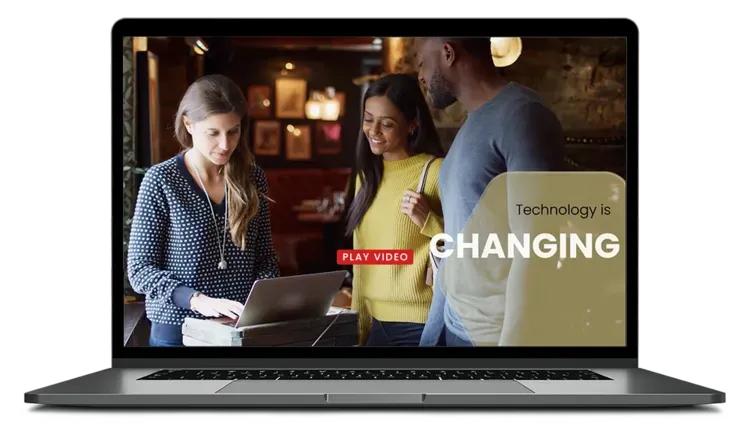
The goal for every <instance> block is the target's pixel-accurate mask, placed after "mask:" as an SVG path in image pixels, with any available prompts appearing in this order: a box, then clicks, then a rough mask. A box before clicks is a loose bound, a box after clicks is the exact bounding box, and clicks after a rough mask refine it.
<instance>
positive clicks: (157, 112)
mask: <svg viewBox="0 0 750 434" xmlns="http://www.w3.org/2000/svg"><path fill="white" fill-rule="evenodd" d="M291 22H293V25H291V24H290V25H289V26H284V25H280V22H279V20H166V19H164V20H162V19H159V20H145V19H144V20H140V19H126V20H121V21H118V22H117V23H116V24H115V25H114V28H113V31H112V53H111V54H112V64H113V70H112V74H113V76H112V82H113V105H112V113H113V125H114V129H113V150H114V152H113V159H114V160H113V167H114V169H115V170H113V181H114V182H113V185H114V186H115V187H116V189H115V191H113V193H114V194H113V204H112V206H113V215H114V216H116V217H118V218H119V217H120V216H122V219H121V220H120V221H119V222H118V221H117V218H116V219H115V224H114V225H113V228H112V229H113V241H114V243H113V245H114V246H115V248H114V249H113V269H114V276H113V277H114V279H113V282H114V286H113V288H112V289H113V294H114V297H113V329H114V336H120V333H121V332H124V333H125V340H124V341H120V340H119V339H117V340H114V341H113V342H112V348H113V360H112V367H111V368H110V369H106V370H104V371H101V372H97V373H94V374H91V375H88V376H85V377H81V378H77V379H75V380H71V381H66V382H63V383H59V384H55V385H51V386H48V387H45V388H41V389H37V390H33V391H30V392H28V393H27V394H26V395H25V401H26V402H29V403H40V404H53V405H82V406H179V405H186V406H188V405H189V406H310V407H326V406H365V407H377V406H388V407H393V406H404V407H415V408H421V407H431V406H498V407H500V406H513V407H519V406H531V407H534V406H536V407H543V406H556V407H560V406H579V407H580V406H591V407H594V406H608V407H613V406H684V405H699V404H710V403H720V402H724V401H725V395H724V393H722V392H719V391H716V390H712V389H709V388H705V387H701V386H697V385H694V384H690V383H687V382H684V381H681V380H677V379H673V378H670V377H667V376H664V375H661V374H657V373H654V372H650V371H647V370H644V369H641V368H639V366H638V358H637V355H638V352H637V348H638V328H637V311H638V309H637V307H638V306H637V290H638V288H637V258H638V246H637V212H638V210H637V192H638V177H637V169H638V167H637V161H638V159H637V150H638V131H637V119H638V116H637V114H638V103H637V94H638V33H637V28H636V26H635V24H633V23H632V22H630V21H628V20H500V19H484V20H468V19H462V20H408V21H398V20H389V21H388V25H389V27H386V26H384V25H383V23H384V21H380V20H355V19H347V20H335V21H334V20H330V21H329V22H327V23H323V20H294V21H290V23H291ZM320 28H326V29H331V30H330V31H333V32H337V33H338V34H339V35H340V36H326V37H315V36H309V35H310V34H314V33H315V32H316V29H320ZM384 28H390V29H392V30H390V31H389V34H387V35H383V34H380V35H373V34H371V33H368V32H370V30H368V29H384ZM278 29H289V30H287V32H288V33H289V34H288V35H286V36H274V37H268V36H265V35H267V34H274V35H276V34H278V33H279V30H278ZM435 29H440V31H436V30H435ZM457 29H462V30H460V31H458V30H457ZM498 32H502V33H498ZM176 101H179V103H176ZM166 113H168V114H169V115H168V116H167V115H166ZM123 144H124V145H123ZM121 146H124V148H125V149H124V151H125V152H124V154H123V155H124V156H125V161H120V158H119V155H121V154H120V150H121ZM121 163H122V164H123V166H124V168H125V169H124V171H123V172H122V173H123V176H124V179H123V184H124V189H123V190H120V189H119V185H120V180H121V178H120V176H121V175H120V171H119V165H120V164H121ZM123 229H124V230H123ZM121 240H122V241H124V243H125V245H126V246H125V248H124V249H123V250H121V249H120V248H119V246H120V245H121V244H120V241H121ZM121 255H122V256H121ZM345 269H349V270H351V272H352V280H351V282H350V283H351V284H350V285H349V284H348V283H349V282H347V285H348V286H347V287H348V288H349V291H348V292H344V293H343V296H342V297H338V296H337V297H336V301H332V302H331V303H330V304H334V305H337V306H339V307H343V308H346V312H348V313H347V315H348V319H347V320H342V321H341V323H340V324H337V325H336V326H335V327H336V331H335V333H336V335H335V336H336V338H334V339H330V340H327V341H326V344H325V345H324V344H322V341H321V345H316V346H311V345H307V344H306V342H307V339H309V337H310V336H313V337H314V336H316V335H318V336H319V333H318V330H319V328H320V329H321V330H323V331H326V330H328V329H326V327H331V324H332V322H331V321H330V319H329V318H327V316H325V315H323V312H322V311H321V312H320V314H321V317H323V318H322V319H320V320H319V321H316V320H315V318H312V319H311V318H307V319H305V320H304V321H302V319H298V318H289V319H288V320H284V321H281V322H279V323H274V324H273V326H272V327H271V326H269V327H260V328H262V329H263V330H264V333H265V334H263V335H262V339H261V337H259V336H258V335H254V334H253V333H254V332H253V331H252V330H250V331H245V330H242V331H241V334H240V330H238V328H236V327H226V328H225V329H222V328H211V329H210V330H209V326H208V322H210V321H211V318H214V317H216V316H217V315H219V316H221V315H225V316H231V315H237V314H239V313H242V314H243V315H244V312H243V311H244V310H243V306H242V304H243V303H244V301H245V300H246V299H247V297H248V292H249V288H250V287H251V286H252V285H253V284H254V282H256V281H260V282H263V280H262V279H274V278H277V277H279V276H304V275H311V274H315V273H330V272H334V274H335V273H336V271H337V270H338V271H339V274H340V273H343V271H341V270H345ZM124 277H127V279H124ZM123 281H127V282H128V284H127V286H126V287H123ZM293 289H295V288H287V291H284V290H280V291H278V297H280V298H283V297H286V296H288V294H289V291H288V290H293ZM297 292H298V293H300V294H302V293H303V291H297ZM347 294H348V295H347ZM123 295H125V302H126V305H125V306H123V304H122V302H121V300H122V297H123ZM267 295H268V294H267ZM339 295H342V294H339ZM275 301H276V300H273V299H270V300H267V302H268V303H274V302H275ZM265 302H266V301H264V303H265ZM326 304H329V303H328V302H326ZM342 315H343V314H342ZM329 316H330V315H329ZM300 321H301V322H300ZM261 322H262V321H261ZM188 323H190V324H191V325H194V326H195V327H197V328H199V329H201V327H204V326H205V327H206V328H205V329H204V330H208V331H207V332H206V333H213V335H212V336H214V337H216V336H218V338H217V342H226V345H211V346H201V345H190V344H188V343H194V342H195V340H191V339H192V338H191V337H190V336H184V335H183V332H184V328H183V326H184V325H185V324H188ZM126 325H127V326H126ZM250 329H252V328H250ZM331 330H333V328H331ZM329 333H330V332H329ZM258 342H261V343H262V344H257V343H258ZM316 342H317V341H316ZM454 347H460V348H454ZM199 380H200V381H199Z"/></svg>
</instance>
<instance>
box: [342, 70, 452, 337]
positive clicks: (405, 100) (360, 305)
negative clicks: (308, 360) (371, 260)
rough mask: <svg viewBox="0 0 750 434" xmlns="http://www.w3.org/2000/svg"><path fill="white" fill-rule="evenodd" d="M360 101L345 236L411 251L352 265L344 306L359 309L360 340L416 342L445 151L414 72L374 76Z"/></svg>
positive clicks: (426, 304)
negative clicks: (397, 259) (409, 258)
mask: <svg viewBox="0 0 750 434" xmlns="http://www.w3.org/2000/svg"><path fill="white" fill-rule="evenodd" d="M363 101H364V104H363V117H362V133H361V134H360V137H359V140H358V142H357V149H356V171H355V174H356V177H357V179H356V183H355V196H354V200H353V201H352V204H351V206H350V208H349V213H348V216H347V219H348V221H347V231H346V232H347V235H352V234H353V236H354V239H353V241H354V248H355V249H408V250H413V251H414V262H413V264H412V265H355V266H354V269H353V275H354V277H353V282H352V287H353V288H352V309H353V310H356V311H357V312H358V313H359V318H360V319H359V340H360V345H369V346H418V345H419V339H420V337H421V335H422V329H423V328H424V324H425V321H426V320H427V313H428V311H429V309H430V302H431V301H432V288H431V287H430V286H428V285H427V284H426V280H425V277H426V275H427V268H428V266H429V256H428V252H429V248H430V246H429V243H430V239H431V237H432V236H434V235H436V234H439V233H441V232H442V231H443V218H442V208H441V205H440V197H439V193H438V183H437V181H438V172H439V170H440V165H441V164H442V162H443V157H444V156H445V151H443V149H442V147H441V145H440V139H439V137H438V134H437V130H436V129H435V124H434V122H433V120H432V116H431V114H430V110H429V108H428V106H427V102H426V101H425V99H424V96H423V95H422V91H421V89H420V87H419V82H418V81H417V79H416V78H415V77H411V76H409V75H405V74H392V75H386V76H384V77H381V78H380V79H378V80H377V81H375V82H373V83H372V84H370V86H369V87H368V89H367V91H366V92H365V96H364V98H363ZM430 160H433V161H432V162H431V163H430V165H429V168H428V170H427V176H426V182H425V183H424V187H423V194H418V193H417V191H416V190H417V188H418V185H419V181H420V175H421V174H422V171H423V169H424V168H425V166H426V164H427V163H428V162H430Z"/></svg>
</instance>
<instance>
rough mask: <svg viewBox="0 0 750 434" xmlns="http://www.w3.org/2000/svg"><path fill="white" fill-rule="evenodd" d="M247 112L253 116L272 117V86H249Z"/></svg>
mask: <svg viewBox="0 0 750 434" xmlns="http://www.w3.org/2000/svg"><path fill="white" fill-rule="evenodd" d="M247 112H248V115H250V117H251V118H270V117H271V86H263V85H254V86H248V87H247Z"/></svg>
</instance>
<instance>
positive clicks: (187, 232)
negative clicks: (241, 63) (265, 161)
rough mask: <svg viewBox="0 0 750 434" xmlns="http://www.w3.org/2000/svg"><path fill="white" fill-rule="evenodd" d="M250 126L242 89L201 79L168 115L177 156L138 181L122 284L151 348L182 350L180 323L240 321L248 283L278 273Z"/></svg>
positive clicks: (218, 77) (224, 80)
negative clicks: (144, 320) (139, 299)
mask: <svg viewBox="0 0 750 434" xmlns="http://www.w3.org/2000/svg"><path fill="white" fill-rule="evenodd" d="M248 125H249V119H248V115H247V105H246V102H245V98H244V95H243V93H242V91H241V90H240V88H239V87H238V86H237V85H236V84H235V83H234V82H232V81H231V80H230V79H229V78H227V77H225V76H222V75H209V76H205V77H202V78H200V79H198V80H197V81H195V82H194V83H193V84H192V85H191V86H190V87H189V88H188V90H187V91H186V93H185V95H184V96H183V98H182V102H181V103H180V106H179V109H178V111H177V114H176V116H175V136H176V137H177V140H178V141H179V142H180V144H181V145H182V147H183V148H184V150H183V151H182V152H180V153H179V154H178V155H177V156H175V157H172V158H170V159H169V160H167V161H164V162H162V163H159V164H157V165H155V166H153V167H151V168H149V169H148V171H147V172H146V175H145V176H144V179H143V182H142V183H141V186H140V190H139V192H138V198H137V201H136V206H135V213H134V217H133V224H132V230H131V234H130V244H129V249H128V278H129V279H130V283H131V285H132V287H133V289H134V290H135V291H136V292H138V293H141V294H145V295H146V315H147V317H148V319H149V320H150V321H151V337H150V339H149V344H150V345H151V346H180V345H182V330H181V326H182V323H183V322H184V320H185V318H186V317H195V318H208V317H220V316H226V317H229V318H237V316H238V315H239V314H240V313H241V310H242V307H243V304H244V302H245V299H246V298H247V296H248V293H249V291H250V288H251V287H252V285H253V282H255V281H256V280H258V279H264V278H271V277H278V275H279V267H278V260H277V258H276V254H275V252H274V249H273V244H272V242H271V228H270V219H269V211H268V197H267V194H268V184H267V180H266V177H265V175H264V173H263V171H262V170H261V169H260V167H258V166H257V165H256V164H255V161H254V158H253V155H252V154H251V152H250V149H249V146H248Z"/></svg>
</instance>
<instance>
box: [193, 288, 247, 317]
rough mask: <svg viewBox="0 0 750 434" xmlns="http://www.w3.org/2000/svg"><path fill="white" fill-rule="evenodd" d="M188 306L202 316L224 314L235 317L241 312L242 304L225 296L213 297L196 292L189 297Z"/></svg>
mask: <svg viewBox="0 0 750 434" xmlns="http://www.w3.org/2000/svg"><path fill="white" fill-rule="evenodd" d="M190 308H191V309H192V310H193V311H195V312H198V313H200V314H201V315H204V316H210V317H219V316H226V317H229V318H232V319H237V318H238V317H239V316H240V315H241V314H242V308H243V306H242V304H241V303H238V302H236V301H234V300H229V299H226V298H213V297H209V296H207V295H204V294H201V293H197V294H195V295H194V296H193V297H192V298H191V299H190Z"/></svg>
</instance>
